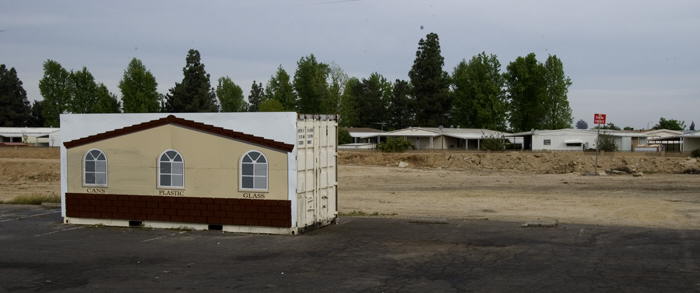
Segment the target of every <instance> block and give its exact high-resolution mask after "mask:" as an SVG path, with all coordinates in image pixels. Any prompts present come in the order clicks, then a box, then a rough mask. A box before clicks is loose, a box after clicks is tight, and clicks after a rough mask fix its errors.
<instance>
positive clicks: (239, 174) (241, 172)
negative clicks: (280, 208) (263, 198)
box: [238, 150, 270, 192]
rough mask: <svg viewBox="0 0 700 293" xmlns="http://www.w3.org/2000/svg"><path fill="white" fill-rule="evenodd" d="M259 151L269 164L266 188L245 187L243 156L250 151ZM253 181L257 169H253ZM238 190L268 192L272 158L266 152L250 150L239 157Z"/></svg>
mask: <svg viewBox="0 0 700 293" xmlns="http://www.w3.org/2000/svg"><path fill="white" fill-rule="evenodd" d="M252 152H257V153H259V154H260V155H261V156H262V157H263V158H265V164H267V173H266V174H265V188H264V189H262V188H260V189H258V188H243V158H245V157H246V156H247V155H248V154H249V153H252ZM253 181H255V170H253ZM253 185H255V183H253ZM238 190H239V191H247V192H249V191H252V192H268V191H269V190H270V160H269V159H268V158H267V156H266V155H265V153H263V152H261V151H258V150H249V151H247V152H245V153H244V154H243V155H242V156H241V158H240V159H238Z"/></svg>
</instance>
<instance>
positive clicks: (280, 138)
mask: <svg viewBox="0 0 700 293" xmlns="http://www.w3.org/2000/svg"><path fill="white" fill-rule="evenodd" d="M336 129H337V117H336V116H326V115H298V114H296V113H177V114H171V115H169V114H155V113H149V114H65V115H61V136H62V138H63V140H64V143H63V145H62V146H61V201H62V216H63V218H64V222H65V223H72V224H103V225H113V226H145V227H154V228H181V227H187V228H191V229H198V230H205V229H216V230H223V231H230V232H251V233H271V234H294V233H298V232H300V231H303V230H305V229H308V228H311V227H318V226H323V225H326V224H329V223H331V222H333V221H334V220H335V219H336V216H337V176H336V174H337V170H336V152H337V150H336V145H337V143H336V141H337V136H336Z"/></svg>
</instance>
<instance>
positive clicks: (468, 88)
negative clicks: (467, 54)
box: [452, 52, 506, 130]
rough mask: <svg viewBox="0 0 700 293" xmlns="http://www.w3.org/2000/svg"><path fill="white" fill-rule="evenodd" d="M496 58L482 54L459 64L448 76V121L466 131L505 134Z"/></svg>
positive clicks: (499, 64) (499, 69) (503, 111)
mask: <svg viewBox="0 0 700 293" xmlns="http://www.w3.org/2000/svg"><path fill="white" fill-rule="evenodd" d="M500 71H501V63H500V62H498V58H497V57H496V55H486V52H482V53H480V54H479V55H476V56H474V57H472V59H471V60H469V62H467V61H466V60H462V62H460V63H459V64H458V65H457V67H455V70H454V73H453V74H452V83H453V85H454V92H453V98H452V103H453V108H452V121H453V122H454V123H455V124H457V125H459V126H461V127H467V128H486V129H497V130H505V127H506V100H505V90H504V84H505V80H504V78H503V75H502V74H501V72H500Z"/></svg>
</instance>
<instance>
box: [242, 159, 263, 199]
mask: <svg viewBox="0 0 700 293" xmlns="http://www.w3.org/2000/svg"><path fill="white" fill-rule="evenodd" d="M240 184H241V185H240V186H241V189H244V190H258V191H266V190H267V159H266V158H265V155H263V154H262V153H261V152H258V151H249V152H247V153H246V154H245V155H243V158H241V181H240Z"/></svg>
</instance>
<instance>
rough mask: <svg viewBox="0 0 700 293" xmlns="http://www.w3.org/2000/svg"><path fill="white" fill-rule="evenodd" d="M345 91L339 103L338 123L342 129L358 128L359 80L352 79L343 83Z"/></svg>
mask: <svg viewBox="0 0 700 293" xmlns="http://www.w3.org/2000/svg"><path fill="white" fill-rule="evenodd" d="M344 88H345V90H343V94H342V96H341V101H340V121H339V124H340V125H341V126H343V127H355V126H358V121H359V116H360V114H359V113H358V110H357V108H358V101H357V97H358V96H359V95H360V93H359V91H360V88H361V87H360V80H359V79H357V78H355V77H352V78H350V79H348V80H347V81H346V82H345V87H344Z"/></svg>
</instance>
